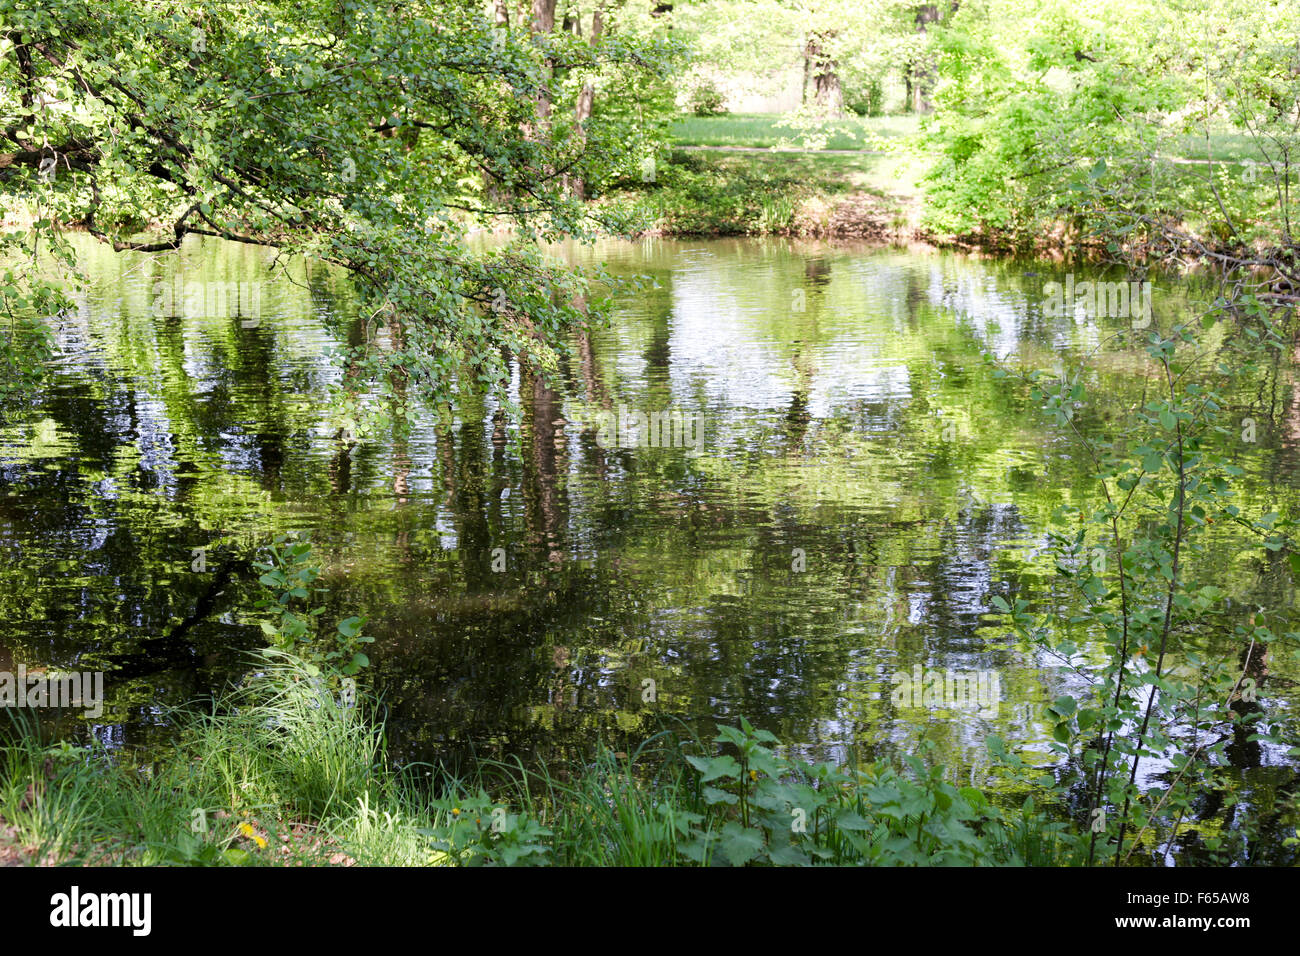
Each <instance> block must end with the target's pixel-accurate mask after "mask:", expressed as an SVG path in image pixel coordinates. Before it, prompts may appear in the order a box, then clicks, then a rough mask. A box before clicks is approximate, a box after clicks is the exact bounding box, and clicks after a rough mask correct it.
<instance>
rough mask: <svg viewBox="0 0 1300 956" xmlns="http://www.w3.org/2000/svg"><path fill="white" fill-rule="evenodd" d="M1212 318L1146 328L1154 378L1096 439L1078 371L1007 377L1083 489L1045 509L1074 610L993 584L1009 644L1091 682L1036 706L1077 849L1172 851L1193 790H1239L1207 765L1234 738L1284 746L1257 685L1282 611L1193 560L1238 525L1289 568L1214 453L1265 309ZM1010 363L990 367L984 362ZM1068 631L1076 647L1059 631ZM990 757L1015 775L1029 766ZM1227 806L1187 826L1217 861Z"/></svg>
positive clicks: (1100, 856) (1271, 331)
mask: <svg viewBox="0 0 1300 956" xmlns="http://www.w3.org/2000/svg"><path fill="white" fill-rule="evenodd" d="M1218 321H1223V322H1227V323H1230V331H1229V334H1228V335H1227V336H1226V337H1225V339H1224V341H1225V342H1226V344H1223V345H1218V346H1215V347H1214V348H1209V347H1206V346H1204V345H1202V344H1200V343H1198V341H1197V338H1196V336H1195V335H1194V333H1193V330H1192V329H1191V328H1190V327H1189V326H1187V325H1178V326H1175V327H1173V328H1172V329H1171V330H1170V331H1169V333H1168V334H1167V335H1166V334H1161V333H1159V332H1158V331H1152V332H1149V333H1143V334H1146V335H1147V341H1146V343H1145V346H1146V354H1147V356H1148V358H1149V361H1150V363H1151V364H1150V368H1151V369H1153V370H1154V371H1155V373H1156V379H1157V380H1158V383H1159V384H1158V387H1157V388H1156V389H1155V390H1154V391H1155V394H1154V395H1152V394H1150V393H1147V394H1144V396H1143V397H1144V398H1145V399H1148V400H1146V401H1145V403H1144V404H1142V405H1141V406H1140V407H1136V408H1134V409H1133V410H1132V414H1131V415H1130V416H1129V418H1128V419H1127V421H1126V422H1125V423H1124V424H1122V425H1121V428H1120V429H1119V432H1118V433H1117V434H1114V435H1113V437H1108V439H1107V440H1099V439H1098V438H1096V437H1092V436H1089V435H1088V434H1085V429H1083V428H1081V427H1080V419H1081V417H1082V415H1081V412H1082V410H1083V409H1084V408H1085V407H1086V404H1087V401H1088V397H1089V396H1088V386H1087V384H1086V382H1085V378H1084V376H1083V375H1082V374H1077V375H1075V376H1073V378H1067V377H1065V376H1060V375H1053V374H1049V373H1043V372H1031V373H1029V374H1026V375H1021V376H1019V377H1020V378H1022V379H1023V380H1024V381H1025V382H1026V383H1027V384H1028V386H1029V389H1030V397H1031V398H1032V399H1034V400H1036V401H1041V402H1042V403H1043V406H1044V409H1045V411H1046V412H1047V413H1048V414H1049V415H1050V416H1052V417H1053V418H1054V419H1055V421H1056V423H1057V424H1058V425H1059V426H1061V427H1064V428H1066V429H1068V430H1069V431H1071V432H1072V433H1073V436H1074V437H1075V439H1077V441H1078V443H1079V444H1080V445H1081V446H1082V448H1083V449H1084V453H1085V455H1086V457H1087V460H1089V461H1090V462H1091V464H1092V471H1093V478H1094V480H1095V483H1096V484H1095V486H1096V488H1097V495H1096V497H1095V498H1094V499H1093V500H1092V501H1090V502H1088V503H1087V504H1085V505H1084V506H1082V507H1061V508H1058V509H1057V512H1056V515H1055V521H1054V524H1055V528H1054V529H1053V530H1052V531H1051V532H1050V539H1051V545H1052V549H1053V552H1054V555H1053V557H1054V561H1055V570H1056V572H1057V574H1058V575H1059V576H1060V578H1062V579H1064V580H1066V581H1068V582H1070V584H1071V585H1072V586H1073V588H1074V589H1075V591H1076V593H1077V594H1078V595H1079V596H1080V597H1081V598H1082V600H1081V601H1080V602H1077V603H1078V605H1079V606H1080V609H1079V610H1077V611H1075V612H1074V613H1073V615H1072V616H1071V617H1069V618H1068V619H1066V620H1064V621H1063V620H1062V619H1061V617H1060V616H1059V614H1058V612H1057V611H1056V610H1055V609H1050V610H1042V609H1041V607H1035V605H1034V603H1033V602H1031V601H1030V600H1027V599H1025V598H1014V599H1013V600H1011V601H1008V600H1007V599H1006V598H1004V597H994V598H993V599H992V603H993V605H994V607H995V608H997V610H999V611H1001V612H1003V613H1004V614H1005V615H1007V617H1008V618H1009V620H1010V621H1011V623H1012V624H1013V626H1014V628H1015V630H1016V631H1017V633H1018V634H1019V636H1020V638H1021V640H1022V642H1023V644H1024V645H1026V646H1028V647H1032V648H1037V649H1039V650H1041V651H1042V652H1044V653H1045V655H1046V656H1050V657H1051V658H1054V659H1056V660H1058V661H1060V662H1061V664H1062V665H1064V666H1065V667H1067V668H1069V669H1072V670H1073V671H1075V672H1076V673H1077V674H1079V675H1081V676H1082V677H1084V678H1085V679H1086V680H1087V681H1088V682H1089V683H1090V684H1091V686H1092V691H1091V692H1090V693H1087V694H1084V695H1082V696H1081V697H1080V698H1078V699H1076V698H1075V697H1070V696H1062V697H1059V698H1057V699H1056V700H1055V701H1054V702H1053V703H1051V704H1050V705H1049V706H1048V708H1047V714H1048V716H1049V718H1050V720H1051V722H1052V725H1053V737H1054V740H1053V742H1052V744H1051V747H1052V749H1053V750H1054V751H1055V752H1056V753H1057V754H1059V755H1060V757H1062V758H1065V760H1066V766H1067V767H1071V768H1073V769H1074V772H1065V773H1061V774H1058V775H1056V776H1053V777H1051V778H1049V779H1050V780H1051V786H1053V787H1054V788H1055V789H1056V790H1057V791H1058V796H1059V797H1060V800H1061V803H1062V805H1063V806H1067V807H1069V808H1070V810H1071V811H1072V813H1073V815H1074V816H1075V819H1076V821H1077V822H1078V823H1079V825H1080V826H1081V828H1082V833H1083V836H1084V838H1085V839H1086V851H1087V852H1086V859H1087V862H1088V863H1089V864H1094V863H1101V862H1109V863H1113V864H1115V865H1119V864H1121V863H1126V862H1143V861H1155V860H1159V859H1163V858H1166V857H1168V856H1169V855H1171V854H1173V853H1174V852H1175V851H1176V850H1177V849H1179V847H1180V844H1179V843H1178V835H1179V831H1180V827H1182V826H1183V825H1184V822H1185V821H1188V820H1189V818H1192V817H1194V816H1195V813H1196V810H1197V807H1198V798H1203V797H1204V796H1205V794H1206V793H1207V792H1208V791H1211V790H1219V791H1222V798H1223V800H1224V802H1225V805H1231V804H1232V803H1233V802H1234V801H1235V800H1237V799H1239V798H1238V797H1237V796H1235V795H1234V794H1233V793H1232V792H1231V790H1229V789H1227V788H1225V787H1224V783H1223V779H1222V768H1224V767H1225V766H1226V765H1227V764H1228V759H1227V756H1226V753H1225V751H1226V749H1227V747H1228V746H1229V745H1230V744H1231V743H1232V741H1233V740H1234V739H1237V738H1240V737H1243V736H1244V738H1245V739H1246V740H1248V741H1250V742H1270V743H1281V737H1282V732H1283V728H1282V725H1280V724H1275V725H1269V724H1268V722H1267V720H1266V719H1265V718H1264V714H1265V711H1264V709H1263V705H1262V703H1260V702H1258V701H1257V697H1258V694H1259V691H1260V688H1259V686H1258V682H1259V680H1260V679H1261V678H1262V674H1263V673H1264V668H1263V662H1264V660H1265V657H1266V655H1267V654H1268V653H1269V648H1270V646H1271V645H1273V644H1274V643H1275V642H1279V641H1284V642H1286V643H1288V644H1290V645H1291V646H1292V647H1294V646H1295V643H1296V638H1297V635H1296V634H1295V633H1294V632H1282V633H1278V632H1277V631H1275V630H1274V628H1277V629H1278V630H1279V631H1280V630H1281V629H1282V628H1283V627H1285V623H1284V622H1282V623H1279V622H1281V621H1282V617H1283V614H1282V612H1281V611H1278V612H1267V611H1265V610H1264V609H1259V610H1257V611H1256V612H1255V613H1245V612H1243V611H1242V607H1241V605H1240V604H1239V603H1238V602H1237V601H1235V600H1234V599H1233V598H1234V596H1233V595H1230V594H1229V593H1228V592H1227V591H1225V590H1224V588H1223V587H1222V586H1221V585H1222V584H1224V583H1225V581H1224V580H1223V578H1222V572H1220V577H1219V580H1217V581H1216V580H1215V579H1214V576H1215V571H1214V562H1212V561H1209V560H1208V558H1209V557H1210V556H1211V554H1212V552H1215V551H1217V550H1218V549H1220V548H1223V547H1224V540H1225V538H1226V537H1227V536H1226V535H1225V534H1224V532H1225V530H1229V529H1230V530H1231V531H1234V532H1240V533H1242V536H1243V537H1245V538H1246V540H1245V541H1242V540H1240V539H1239V540H1237V541H1234V542H1233V544H1232V547H1234V548H1240V547H1245V548H1250V547H1251V543H1250V541H1251V539H1253V540H1254V542H1255V544H1256V546H1258V547H1259V548H1261V549H1266V550H1267V551H1273V552H1276V551H1280V550H1282V549H1287V550H1288V551H1289V554H1288V558H1289V561H1290V566H1291V568H1292V570H1293V571H1294V572H1300V553H1297V551H1296V550H1295V545H1294V543H1293V542H1292V540H1291V538H1290V537H1289V532H1290V531H1292V530H1293V529H1294V527H1295V522H1294V521H1293V520H1291V519H1286V518H1282V517H1279V515H1277V514H1276V513H1268V514H1264V515H1262V516H1259V517H1255V518H1251V517H1249V516H1247V515H1245V514H1243V513H1242V510H1241V508H1240V507H1239V505H1238V504H1236V503H1235V502H1234V497H1235V495H1234V490H1233V480H1234V479H1235V478H1238V477H1240V476H1241V475H1242V473H1243V472H1242V469H1241V468H1239V467H1238V466H1236V465H1234V464H1232V462H1231V460H1230V458H1229V455H1228V454H1227V448H1228V447H1229V446H1230V444H1231V441H1230V436H1231V435H1232V433H1233V432H1235V429H1230V428H1229V427H1228V425H1227V424H1226V416H1225V410H1226V408H1227V401H1226V400H1225V399H1224V397H1223V392H1224V391H1225V390H1226V388H1227V387H1228V386H1229V385H1230V384H1231V383H1232V382H1233V380H1235V379H1238V378H1241V377H1243V376H1249V375H1251V374H1254V373H1255V372H1257V371H1258V370H1259V368H1260V366H1261V364H1262V360H1263V359H1264V357H1265V356H1267V355H1268V353H1269V352H1270V351H1271V350H1275V349H1281V348H1282V347H1283V343H1284V339H1283V335H1282V330H1281V329H1279V328H1278V326H1277V325H1276V324H1275V322H1274V317H1273V315H1271V313H1270V307H1269V306H1268V305H1267V304H1266V303H1264V302H1261V300H1259V299H1257V298H1255V297H1254V296H1252V295H1244V296H1240V297H1237V298H1235V299H1234V300H1233V301H1231V302H1228V301H1225V300H1223V299H1222V298H1221V299H1220V300H1218V301H1216V303H1215V305H1214V307H1213V308H1212V309H1211V310H1210V311H1209V313H1208V314H1207V315H1206V317H1205V318H1204V319H1203V320H1202V326H1203V327H1204V328H1205V329H1210V328H1212V327H1213V326H1214V325H1215V323H1216V322H1218ZM988 360H989V361H990V362H993V359H992V358H991V357H989V358H988ZM1009 374H1013V373H1010V372H1009V371H1008V370H1007V369H1005V368H1003V367H1000V366H999V367H995V369H994V375H995V376H996V377H1000V378H1001V377H1006V376H1008V375H1009ZM1194 377H1195V378H1196V379H1199V381H1197V380H1194ZM1206 383H1213V386H1214V387H1212V384H1206ZM1216 522H1219V523H1220V527H1219V528H1218V529H1215V531H1214V532H1212V531H1211V527H1212V526H1213V525H1214V524H1215V523H1216ZM1063 526H1064V527H1063ZM1225 526H1226V527H1225ZM1212 534H1214V535H1215V536H1216V537H1215V538H1214V539H1212V538H1211V535H1212ZM1234 553H1241V552H1240V551H1235V552H1234ZM1246 610H1247V611H1248V610H1249V609H1246ZM1275 619H1276V620H1275ZM1270 624H1271V625H1272V626H1270ZM1079 631H1083V632H1084V633H1086V634H1087V635H1088V636H1089V643H1090V646H1089V647H1080V646H1079V645H1078V644H1076V643H1075V641H1074V640H1072V639H1071V637H1070V635H1071V634H1073V633H1078V632H1079ZM1225 648H1226V650H1225ZM1291 753H1292V754H1293V755H1295V754H1300V750H1295V749H1293V750H1292V751H1291ZM1003 757H1004V759H1005V760H1006V761H1007V762H1008V763H1009V764H1010V765H1011V766H1012V767H1013V768H1014V769H1015V770H1016V771H1017V772H1019V773H1024V774H1028V773H1030V772H1032V773H1035V774H1037V773H1039V772H1040V771H1038V770H1032V771H1031V769H1030V767H1029V765H1028V764H1027V763H1026V762H1024V761H1022V760H1021V759H1020V758H1018V757H1017V756H1015V755H1005V754H1004V755H1003ZM1157 771H1158V772H1157ZM1216 781H1217V782H1216ZM1240 817H1241V818H1239V821H1238V827H1239V828H1238V829H1237V830H1235V831H1233V832H1232V833H1230V834H1228V835H1227V836H1223V835H1218V834H1201V843H1202V845H1204V846H1205V847H1206V848H1207V849H1208V850H1209V851H1210V852H1211V853H1222V854H1224V855H1225V858H1226V857H1230V856H1231V855H1232V854H1233V853H1234V852H1235V851H1237V850H1239V849H1240V848H1241V847H1243V846H1245V845H1247V844H1248V843H1249V841H1250V837H1251V834H1250V833H1249V829H1250V827H1251V821H1250V820H1249V819H1248V818H1246V815H1240Z"/></svg>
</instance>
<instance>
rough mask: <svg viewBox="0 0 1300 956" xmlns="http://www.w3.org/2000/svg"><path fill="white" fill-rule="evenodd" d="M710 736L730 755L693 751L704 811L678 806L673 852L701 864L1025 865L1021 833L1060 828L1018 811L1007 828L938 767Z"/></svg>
mask: <svg viewBox="0 0 1300 956" xmlns="http://www.w3.org/2000/svg"><path fill="white" fill-rule="evenodd" d="M714 743H715V744H717V745H719V747H720V748H724V749H729V750H730V751H731V752H724V753H717V754H709V755H704V756H688V757H687V758H686V760H687V762H688V763H689V764H690V765H691V766H692V767H693V768H695V770H696V771H698V776H697V777H696V780H695V784H696V787H697V791H698V792H697V797H698V804H699V806H700V807H701V808H702V809H703V810H704V812H703V813H679V814H676V815H675V819H674V823H675V825H676V828H677V833H675V834H674V838H675V840H676V844H677V849H678V852H680V853H681V854H682V855H683V856H684V857H686V858H687V859H688V860H691V861H693V862H696V863H704V864H709V863H713V864H718V863H724V864H731V865H733V866H743V865H746V864H773V865H779V866H792V865H793V866H807V865H811V864H816V863H828V864H859V865H873V866H935V865H940V866H942V865H952V866H974V865H979V864H994V863H1016V862H1027V861H1025V860H1024V859H1023V857H1022V856H1021V854H1020V851H1019V849H1018V848H1017V846H1016V844H1017V843H1018V841H1017V832H1021V831H1023V832H1030V831H1032V832H1036V833H1039V834H1046V835H1047V837H1048V840H1049V842H1050V837H1051V836H1052V835H1053V834H1054V833H1055V832H1056V828H1054V827H1053V825H1052V824H1050V823H1048V822H1047V821H1046V820H1045V819H1043V818H1041V816H1035V811H1034V807H1033V805H1032V803H1030V804H1027V805H1026V807H1024V808H1022V814H1023V817H1024V820H1023V821H1022V822H1027V823H1028V825H1027V826H1025V827H1022V828H1015V827H1008V825H1007V823H1008V820H1007V818H1006V817H1004V814H1003V812H1002V811H1001V810H999V809H998V808H996V807H993V806H992V805H990V803H989V802H988V800H987V799H986V798H985V797H984V795H983V794H981V793H980V792H979V791H978V790H975V789H973V788H969V787H962V788H960V789H959V788H957V787H954V786H953V785H952V784H950V783H947V782H945V780H944V769H943V767H941V766H938V765H937V764H934V765H930V766H926V765H925V764H924V763H923V762H922V761H921V760H919V759H918V758H916V757H915V756H909V757H908V758H907V763H908V772H907V773H900V772H899V771H898V770H897V769H895V768H893V767H891V766H889V765H888V764H885V763H878V764H872V765H869V766H866V767H850V766H846V767H840V766H837V765H836V764H833V763H808V762H806V761H803V760H800V759H798V758H795V757H790V756H786V755H783V754H781V753H779V752H778V751H777V749H776V748H777V747H778V746H779V742H778V740H777V738H776V737H775V736H774V735H773V734H771V733H770V732H768V731H766V730H755V729H754V728H753V727H752V726H751V725H750V724H749V722H748V721H746V720H745V719H744V718H741V720H740V727H739V728H736V727H728V726H723V725H719V727H718V735H717V736H716V737H715V738H714Z"/></svg>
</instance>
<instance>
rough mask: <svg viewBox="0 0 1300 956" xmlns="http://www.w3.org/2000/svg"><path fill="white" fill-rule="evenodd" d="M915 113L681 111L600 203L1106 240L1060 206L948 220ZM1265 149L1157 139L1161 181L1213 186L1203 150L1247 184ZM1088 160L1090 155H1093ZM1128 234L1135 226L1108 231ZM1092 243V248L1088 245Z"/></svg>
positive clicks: (630, 215)
mask: <svg viewBox="0 0 1300 956" xmlns="http://www.w3.org/2000/svg"><path fill="white" fill-rule="evenodd" d="M920 126H921V123H920V119H919V118H918V117H916V116H890V117H874V118H863V117H854V116H849V117H845V118H843V119H839V120H827V121H821V122H818V121H811V120H809V121H805V122H804V123H803V124H802V125H800V124H797V123H796V124H786V123H784V122H783V120H782V117H781V116H780V115H777V114H728V115H723V116H711V117H699V116H683V117H680V118H678V119H677V120H676V121H675V122H674V123H673V125H672V127H671V133H672V137H673V146H674V149H673V150H672V152H671V153H670V154H669V156H668V158H667V161H666V162H663V163H660V164H659V165H658V167H657V168H656V170H655V175H654V177H653V179H652V181H650V182H635V181H631V180H628V181H624V182H621V183H619V184H617V185H616V188H615V189H614V190H612V191H611V192H610V193H609V194H608V195H606V196H605V197H603V198H602V199H601V200H600V205H601V206H602V207H603V208H604V209H605V210H606V211H609V210H611V209H612V210H615V211H617V213H618V215H619V216H621V217H624V221H626V222H628V223H630V224H632V226H631V230H630V231H632V232H637V233H642V234H651V235H663V236H795V237H803V238H829V239H870V240H876V241H882V240H894V241H922V242H928V243H930V244H933V245H939V246H956V247H962V248H971V247H979V248H984V249H989V250H1002V251H1018V252H1039V253H1050V252H1056V251H1062V250H1067V249H1072V250H1074V251H1076V252H1079V253H1083V254H1087V253H1088V251H1089V249H1090V248H1091V246H1096V245H1099V244H1104V240H1103V238H1102V237H1098V236H1091V237H1087V236H1084V235H1083V234H1081V233H1080V232H1079V231H1078V224H1077V222H1076V216H1075V215H1073V214H1072V213H1070V211H1069V209H1068V208H1067V207H1066V206H1064V205H1063V206H1062V207H1061V209H1060V210H1059V212H1058V214H1057V215H1056V218H1055V219H1053V220H1052V221H1051V224H1050V225H1049V226H1045V227H1043V228H1041V229H1035V230H1033V231H1032V232H1030V233H1026V232H1025V231H1024V230H1023V229H1021V228H1020V227H1019V226H1015V225H1013V226H1008V227H1007V228H1000V227H998V226H997V225H995V224H991V223H986V224H985V225H984V226H983V227H982V228H981V229H979V230H976V231H973V232H971V231H954V230H950V229H947V228H945V227H944V225H943V221H942V217H941V216H934V215H932V212H933V210H931V208H930V207H929V206H928V204H927V195H928V194H929V193H930V192H931V191H933V190H935V189H942V188H944V180H943V178H942V177H940V178H939V179H936V180H927V178H926V177H927V175H928V174H929V173H930V171H931V169H932V168H933V167H934V164H935V162H936V159H937V156H936V155H932V154H931V153H930V152H929V151H928V148H927V147H926V146H925V145H924V143H925V140H923V139H922V137H921V135H920V133H921V130H920ZM1258 155H1259V154H1258V146H1257V143H1256V142H1255V140H1254V139H1253V138H1252V137H1251V136H1250V135H1248V134H1246V133H1242V132H1240V131H1234V130H1231V129H1223V130H1220V131H1217V132H1214V133H1212V134H1211V135H1210V136H1208V137H1206V136H1205V135H1203V134H1186V135H1181V136H1175V137H1170V138H1168V139H1167V140H1166V141H1165V142H1164V143H1163V144H1162V145H1161V146H1160V148H1159V150H1158V156H1159V162H1160V164H1161V166H1162V168H1163V170H1164V172H1163V173H1162V182H1163V183H1164V184H1165V187H1164V188H1167V189H1169V190H1170V191H1172V192H1175V193H1176V192H1179V191H1183V192H1188V191H1191V192H1195V191H1197V190H1199V189H1204V188H1205V181H1206V177H1207V166H1206V162H1207V159H1208V160H1209V161H1211V162H1213V163H1214V164H1215V166H1214V170H1215V175H1216V176H1217V177H1219V179H1220V180H1226V182H1227V186H1226V187H1222V188H1224V189H1225V191H1227V192H1233V193H1234V194H1235V193H1237V192H1240V191H1241V190H1240V188H1239V187H1240V186H1241V184H1240V183H1238V182H1236V181H1237V180H1240V179H1242V178H1243V177H1249V176H1250V173H1251V168H1250V166H1249V162H1250V161H1251V159H1252V157H1253V158H1255V159H1256V160H1257V158H1258ZM1085 165H1086V164H1085ZM1260 182H1261V188H1260V189H1259V190H1257V191H1256V192H1257V194H1252V195H1248V196H1241V197H1238V198H1237V206H1236V207H1235V208H1234V209H1233V213H1234V215H1237V216H1240V217H1241V218H1242V219H1245V220H1253V219H1255V218H1258V217H1259V216H1261V215H1262V214H1263V211H1264V207H1265V206H1266V205H1267V201H1268V196H1267V195H1266V190H1265V189H1264V188H1263V183H1264V177H1262V176H1261V177H1260ZM1182 225H1183V227H1184V228H1185V229H1186V230H1187V232H1188V233H1189V235H1191V236H1194V237H1196V238H1197V239H1199V240H1203V241H1205V242H1207V243H1208V244H1209V245H1211V246H1215V245H1216V244H1218V243H1221V242H1223V241H1224V240H1225V238H1226V237H1225V236H1224V235H1221V234H1220V232H1221V230H1220V231H1216V229H1215V227H1214V224H1213V223H1212V222H1208V221H1201V220H1200V219H1198V218H1196V217H1192V218H1190V219H1189V220H1188V221H1187V222H1185V223H1183V224H1182ZM1110 238H1112V239H1116V240H1119V241H1122V242H1127V241H1130V240H1131V238H1132V237H1129V236H1127V235H1115V236H1112V237H1110ZM1090 244H1091V245H1090Z"/></svg>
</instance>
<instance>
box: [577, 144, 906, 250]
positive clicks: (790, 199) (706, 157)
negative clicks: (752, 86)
mask: <svg viewBox="0 0 1300 956" xmlns="http://www.w3.org/2000/svg"><path fill="white" fill-rule="evenodd" d="M917 175H918V167H917V166H916V165H915V163H914V162H913V161H912V159H911V158H910V157H909V156H908V155H907V154H905V153H903V152H888V153H824V152H741V151H736V152H724V151H716V152H715V151H693V150H686V149H677V150H674V151H673V152H672V153H671V154H670V156H669V159H668V161H667V162H666V163H662V164H660V165H659V166H658V167H657V169H656V175H655V178H654V181H653V182H646V183H640V182H624V183H622V184H620V187H621V188H619V189H617V190H615V191H614V192H612V193H611V194H609V195H607V196H605V197H603V198H602V199H601V200H600V204H601V206H602V207H604V208H605V209H606V210H611V209H612V210H617V211H618V213H619V214H620V215H621V216H624V217H626V218H627V221H628V222H629V223H632V224H634V226H633V231H638V232H642V233H646V234H652V235H663V236H801V237H815V238H843V239H890V238H903V239H907V238H912V237H913V235H914V234H915V232H916V222H917V213H918V210H919V191H918V188H917Z"/></svg>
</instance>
